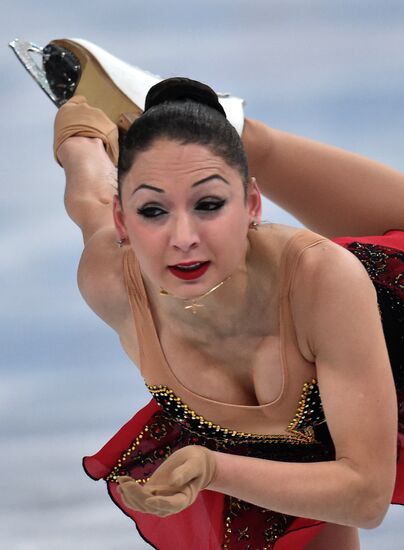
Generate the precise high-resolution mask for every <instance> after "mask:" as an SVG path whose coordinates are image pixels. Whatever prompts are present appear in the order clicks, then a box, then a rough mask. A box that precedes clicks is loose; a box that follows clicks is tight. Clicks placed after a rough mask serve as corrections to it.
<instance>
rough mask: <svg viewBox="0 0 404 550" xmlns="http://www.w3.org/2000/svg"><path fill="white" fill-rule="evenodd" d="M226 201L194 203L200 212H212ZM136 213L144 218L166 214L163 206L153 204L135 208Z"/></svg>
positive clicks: (159, 216)
mask: <svg viewBox="0 0 404 550" xmlns="http://www.w3.org/2000/svg"><path fill="white" fill-rule="evenodd" d="M225 203H226V201H225V200H224V199H222V200H217V199H215V200H207V199H205V200H201V201H199V202H198V203H197V204H196V205H195V210H196V211H197V212H201V213H214V212H217V211H218V210H220V209H221V208H223V206H224V205H225ZM137 213H138V214H139V215H140V216H142V217H144V218H149V219H151V218H161V217H163V216H165V215H166V214H168V212H167V211H166V210H164V208H161V207H160V206H154V205H149V206H148V205H146V206H142V207H141V208H138V209H137Z"/></svg>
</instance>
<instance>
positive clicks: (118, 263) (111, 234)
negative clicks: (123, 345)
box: [77, 228, 130, 334]
mask: <svg viewBox="0 0 404 550" xmlns="http://www.w3.org/2000/svg"><path fill="white" fill-rule="evenodd" d="M115 240H116V236H115V230H114V229H113V228H105V229H102V230H99V231H97V232H96V233H95V234H94V235H93V236H92V237H91V239H90V240H89V241H88V242H87V244H86V246H85V248H84V251H83V254H82V256H81V260H80V264H79V268H78V274H77V280H78V285H79V289H80V292H81V294H82V296H83V298H84V299H85V301H86V302H87V304H88V305H89V306H90V308H91V309H92V310H93V311H94V312H95V313H96V314H97V315H98V316H99V317H101V319H103V320H104V321H105V322H106V323H107V324H108V325H110V326H111V327H112V328H113V329H114V330H116V331H117V332H118V333H119V334H121V333H122V331H123V329H124V326H125V324H126V322H127V321H128V319H129V318H130V305H129V301H128V298H127V293H126V288H125V282H124V277H123V267H122V266H123V249H121V248H118V247H117V246H116V243H115Z"/></svg>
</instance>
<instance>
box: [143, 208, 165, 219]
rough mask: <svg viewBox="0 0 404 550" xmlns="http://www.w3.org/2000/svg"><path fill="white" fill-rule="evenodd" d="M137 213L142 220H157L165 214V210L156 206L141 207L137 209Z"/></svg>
mask: <svg viewBox="0 0 404 550" xmlns="http://www.w3.org/2000/svg"><path fill="white" fill-rule="evenodd" d="M137 213H138V214H139V215H140V216H143V217H144V218H159V217H160V216H163V215H164V214H167V212H166V211H165V210H163V209H162V208H160V207H158V206H143V207H142V208H138V209H137Z"/></svg>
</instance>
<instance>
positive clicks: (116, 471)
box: [105, 426, 149, 483]
mask: <svg viewBox="0 0 404 550" xmlns="http://www.w3.org/2000/svg"><path fill="white" fill-rule="evenodd" d="M148 431H149V428H148V427H147V426H146V427H145V428H144V429H143V430H142V431H141V432H140V433H139V435H138V436H137V437H136V439H135V440H134V442H133V443H132V445H131V446H130V447H129V448H128V449H127V450H126V451H125V452H124V453H123V454H122V456H121V458H120V459H119V460H118V462H117V463H116V464H115V466H114V469H113V470H112V471H111V473H110V474H109V475H108V476H107V477H106V478H105V481H114V482H115V483H117V478H118V477H119V476H121V475H126V474H124V473H122V472H121V471H122V469H124V468H125V462H126V461H127V460H128V458H129V457H130V456H131V454H132V453H133V452H134V451H136V449H137V448H138V447H139V445H140V442H141V441H142V439H143V436H144V434H145V433H146V432H148ZM135 481H136V482H137V483H146V481H149V478H148V477H147V478H144V479H135Z"/></svg>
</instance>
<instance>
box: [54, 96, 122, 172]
mask: <svg viewBox="0 0 404 550" xmlns="http://www.w3.org/2000/svg"><path fill="white" fill-rule="evenodd" d="M73 136H81V137H92V138H100V139H101V140H102V141H103V143H104V146H105V149H106V151H107V154H108V156H109V158H110V159H111V161H112V162H113V164H114V166H116V165H117V164H118V155H119V145H118V128H117V126H116V125H115V124H114V123H113V122H112V121H111V120H110V119H109V118H108V117H107V115H106V114H105V113H104V112H103V111H101V109H96V108H95V107H90V105H88V103H87V101H86V98H85V97H83V96H80V95H78V96H74V97H72V98H71V99H70V100H69V101H68V102H67V103H65V104H64V105H62V107H61V108H60V109H59V111H58V113H57V115H56V118H55V131H54V140H53V153H54V155H55V159H56V160H57V162H59V161H58V158H57V150H58V149H59V147H60V146H61V145H62V143H63V142H64V141H65V140H66V139H67V138H69V137H73Z"/></svg>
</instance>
